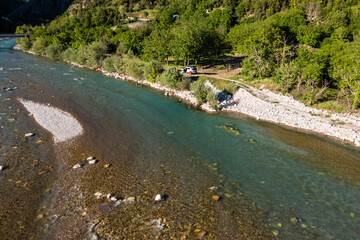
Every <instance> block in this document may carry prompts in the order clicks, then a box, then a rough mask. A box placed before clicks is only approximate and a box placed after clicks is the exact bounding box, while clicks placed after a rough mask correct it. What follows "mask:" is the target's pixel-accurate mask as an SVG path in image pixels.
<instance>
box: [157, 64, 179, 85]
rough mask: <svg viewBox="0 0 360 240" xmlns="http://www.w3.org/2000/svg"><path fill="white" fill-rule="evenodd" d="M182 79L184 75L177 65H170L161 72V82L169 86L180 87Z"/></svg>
mask: <svg viewBox="0 0 360 240" xmlns="http://www.w3.org/2000/svg"><path fill="white" fill-rule="evenodd" d="M182 79H183V78H182V75H181V74H180V73H179V72H178V70H176V68H175V67H169V68H167V69H166V70H165V71H164V72H163V74H161V76H160V83H161V84H162V85H165V86H168V87H169V88H173V89H178V88H179V84H180V82H181V81H182Z"/></svg>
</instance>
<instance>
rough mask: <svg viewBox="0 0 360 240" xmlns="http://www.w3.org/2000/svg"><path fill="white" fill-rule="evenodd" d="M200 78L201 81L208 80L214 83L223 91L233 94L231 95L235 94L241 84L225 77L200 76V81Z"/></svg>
mask: <svg viewBox="0 0 360 240" xmlns="http://www.w3.org/2000/svg"><path fill="white" fill-rule="evenodd" d="M199 80H200V81H206V80H208V81H209V82H210V83H211V84H212V85H214V86H215V87H216V88H217V89H219V90H220V91H223V92H225V93H227V94H231V95H234V93H235V92H236V91H237V90H238V89H239V84H237V83H234V82H231V81H226V80H223V79H218V78H212V77H207V76H200V77H199V79H198V81H199Z"/></svg>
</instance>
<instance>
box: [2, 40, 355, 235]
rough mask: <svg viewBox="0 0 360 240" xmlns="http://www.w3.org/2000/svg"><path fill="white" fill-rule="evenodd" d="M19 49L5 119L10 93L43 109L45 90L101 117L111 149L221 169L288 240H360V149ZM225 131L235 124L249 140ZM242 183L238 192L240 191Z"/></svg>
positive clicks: (227, 184)
mask: <svg viewBox="0 0 360 240" xmlns="http://www.w3.org/2000/svg"><path fill="white" fill-rule="evenodd" d="M12 44H14V41H13V40H11V41H9V40H7V41H0V68H2V71H0V87H1V88H3V87H14V86H17V87H18V89H17V90H16V91H14V93H7V92H4V91H3V92H2V94H1V97H0V98H1V102H2V105H1V107H2V109H1V111H2V112H4V114H6V111H7V109H5V108H4V106H5V105H4V104H5V103H7V102H9V100H8V98H9V97H10V94H19V96H22V97H24V98H27V97H28V98H29V99H34V100H36V99H37V96H32V95H31V93H32V92H31V91H30V92H26V90H25V84H27V85H28V86H32V88H33V89H36V88H37V87H38V86H42V89H43V90H44V93H46V94H49V95H48V96H49V98H51V95H53V96H54V97H53V98H55V99H60V103H59V107H63V108H65V109H66V110H68V111H69V112H72V113H74V115H75V116H77V117H78V118H80V121H81V122H85V125H86V122H87V120H86V118H87V116H88V117H89V118H91V116H92V115H94V116H95V117H96V119H97V120H98V121H99V124H100V125H101V127H98V128H99V129H103V130H104V131H103V132H101V133H99V132H97V133H94V135H93V137H94V138H99V139H101V142H102V143H101V144H103V145H104V146H105V145H106V144H112V143H113V141H115V140H114V139H116V138H115V137H112V136H114V135H120V134H121V136H120V137H121V139H122V140H123V141H126V142H129V144H130V145H131V144H133V143H132V141H135V139H141V144H142V145H141V146H140V147H139V149H140V150H139V151H144V152H147V151H151V148H153V147H154V146H156V147H157V144H159V145H161V146H163V148H165V149H171V151H172V152H173V153H175V155H177V156H178V157H173V158H168V159H167V161H174V166H179V167H180V166H182V165H183V164H185V163H183V162H182V158H181V157H179V156H181V155H182V154H184V155H186V156H187V157H188V156H193V157H196V159H198V161H200V162H202V163H203V164H204V166H206V165H207V164H208V165H211V164H214V163H216V164H215V165H212V166H216V169H215V170H214V171H215V172H216V174H217V176H218V177H219V178H221V179H223V181H222V182H223V186H222V187H223V188H224V189H225V190H224V192H226V193H228V196H230V195H231V197H232V198H233V200H234V201H235V207H236V199H237V196H241V195H245V196H246V197H247V198H248V199H250V200H251V201H252V202H254V203H255V204H257V205H258V206H259V207H260V208H262V209H263V210H264V211H265V212H266V217H265V218H266V222H267V224H268V225H269V226H270V228H272V229H277V230H278V231H279V234H280V235H279V236H280V237H281V238H282V239H360V176H359V175H360V150H359V149H358V148H355V147H353V146H351V145H348V144H344V143H341V142H339V141H336V140H332V139H329V138H326V137H322V136H318V135H314V134H309V133H302V132H299V131H296V130H290V129H287V128H284V127H281V126H276V125H273V124H270V123H265V122H259V121H256V120H253V119H250V118H248V117H245V116H242V115H240V114H225V113H219V114H213V115H209V114H206V113H204V112H202V111H200V110H197V109H194V108H191V107H188V106H187V105H185V104H183V103H180V102H179V101H178V100H177V99H174V98H169V97H165V96H164V95H163V94H162V93H161V92H157V91H155V90H152V89H148V88H146V87H142V86H137V85H135V84H133V83H129V82H126V81H121V80H117V79H114V78H110V77H105V76H103V75H101V74H99V73H97V72H94V71H90V70H86V69H81V68H75V67H71V66H69V65H66V64H64V63H59V62H55V61H51V60H49V59H46V58H42V57H36V56H33V55H30V54H26V53H22V52H20V51H14V50H10V49H8V48H9V46H11V45H12ZM21 86H24V87H21ZM34 91H35V90H34ZM39 95H40V93H39ZM39 98H40V97H39ZM53 105H55V104H53ZM70 105H71V106H70ZM6 106H8V105H6ZM79 109H80V110H79ZM91 109H92V110H93V111H92V110H91ZM77 111H78V112H77ZM90 111H91V112H90ZM2 116H3V117H2V118H1V119H0V125H4V124H3V123H4V121H5V117H4V115H2ZM24 124H25V123H24ZM219 124H233V126H234V127H235V128H236V129H238V130H239V131H240V132H241V134H240V135H236V134H234V133H232V132H228V131H226V129H224V128H222V127H219ZM100 125H99V126H100ZM121 126H126V129H123V127H121ZM96 129H97V128H96V127H95V128H94V131H101V130H96ZM6 134H7V135H6V136H7V137H3V138H2V139H3V140H2V141H3V142H2V143H1V144H2V147H3V148H6V141H8V140H7V139H11V134H12V132H11V127H9V129H8V131H7V133H6ZM100 135H102V136H100ZM133 136H135V137H133ZM117 137H119V136H117ZM250 139H255V140H256V142H254V141H251V140H250ZM160 143H161V144H160ZM134 144H135V143H134ZM136 144H138V143H136ZM142 149H143V150H142ZM169 151H170V150H169ZM157 154H159V153H157ZM160 155H161V153H160ZM159 157H164V156H159ZM1 161H5V157H4V156H1V157H0V165H1ZM148 161H151V159H148ZM147 164H150V163H147ZM195 173H196V172H195ZM1 177H2V175H0V181H2V180H1ZM234 183H236V184H237V185H238V186H239V187H237V188H233V187H231V186H233V185H234ZM187 184H189V185H196V184H197V183H196V182H191V180H189V181H188V182H187ZM0 191H1V190H0ZM0 201H1V199H0ZM294 218H296V220H294ZM275 235H277V234H275Z"/></svg>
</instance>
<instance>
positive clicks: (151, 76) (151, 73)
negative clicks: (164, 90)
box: [144, 61, 164, 83]
mask: <svg viewBox="0 0 360 240" xmlns="http://www.w3.org/2000/svg"><path fill="white" fill-rule="evenodd" d="M163 70H164V69H163V67H162V65H161V63H160V62H158V61H151V62H149V63H147V64H146V65H145V68H144V77H145V79H147V80H148V81H149V82H152V83H154V82H155V81H156V78H157V76H159V75H160V74H161V73H162V72H163Z"/></svg>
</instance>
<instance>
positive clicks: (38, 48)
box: [32, 37, 48, 55]
mask: <svg viewBox="0 0 360 240" xmlns="http://www.w3.org/2000/svg"><path fill="white" fill-rule="evenodd" d="M47 45H48V43H47V41H46V39H45V38H43V37H38V38H37V39H36V40H35V42H34V44H33V46H32V50H33V51H34V53H35V54H36V55H44V54H45V50H46V47H47Z"/></svg>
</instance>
